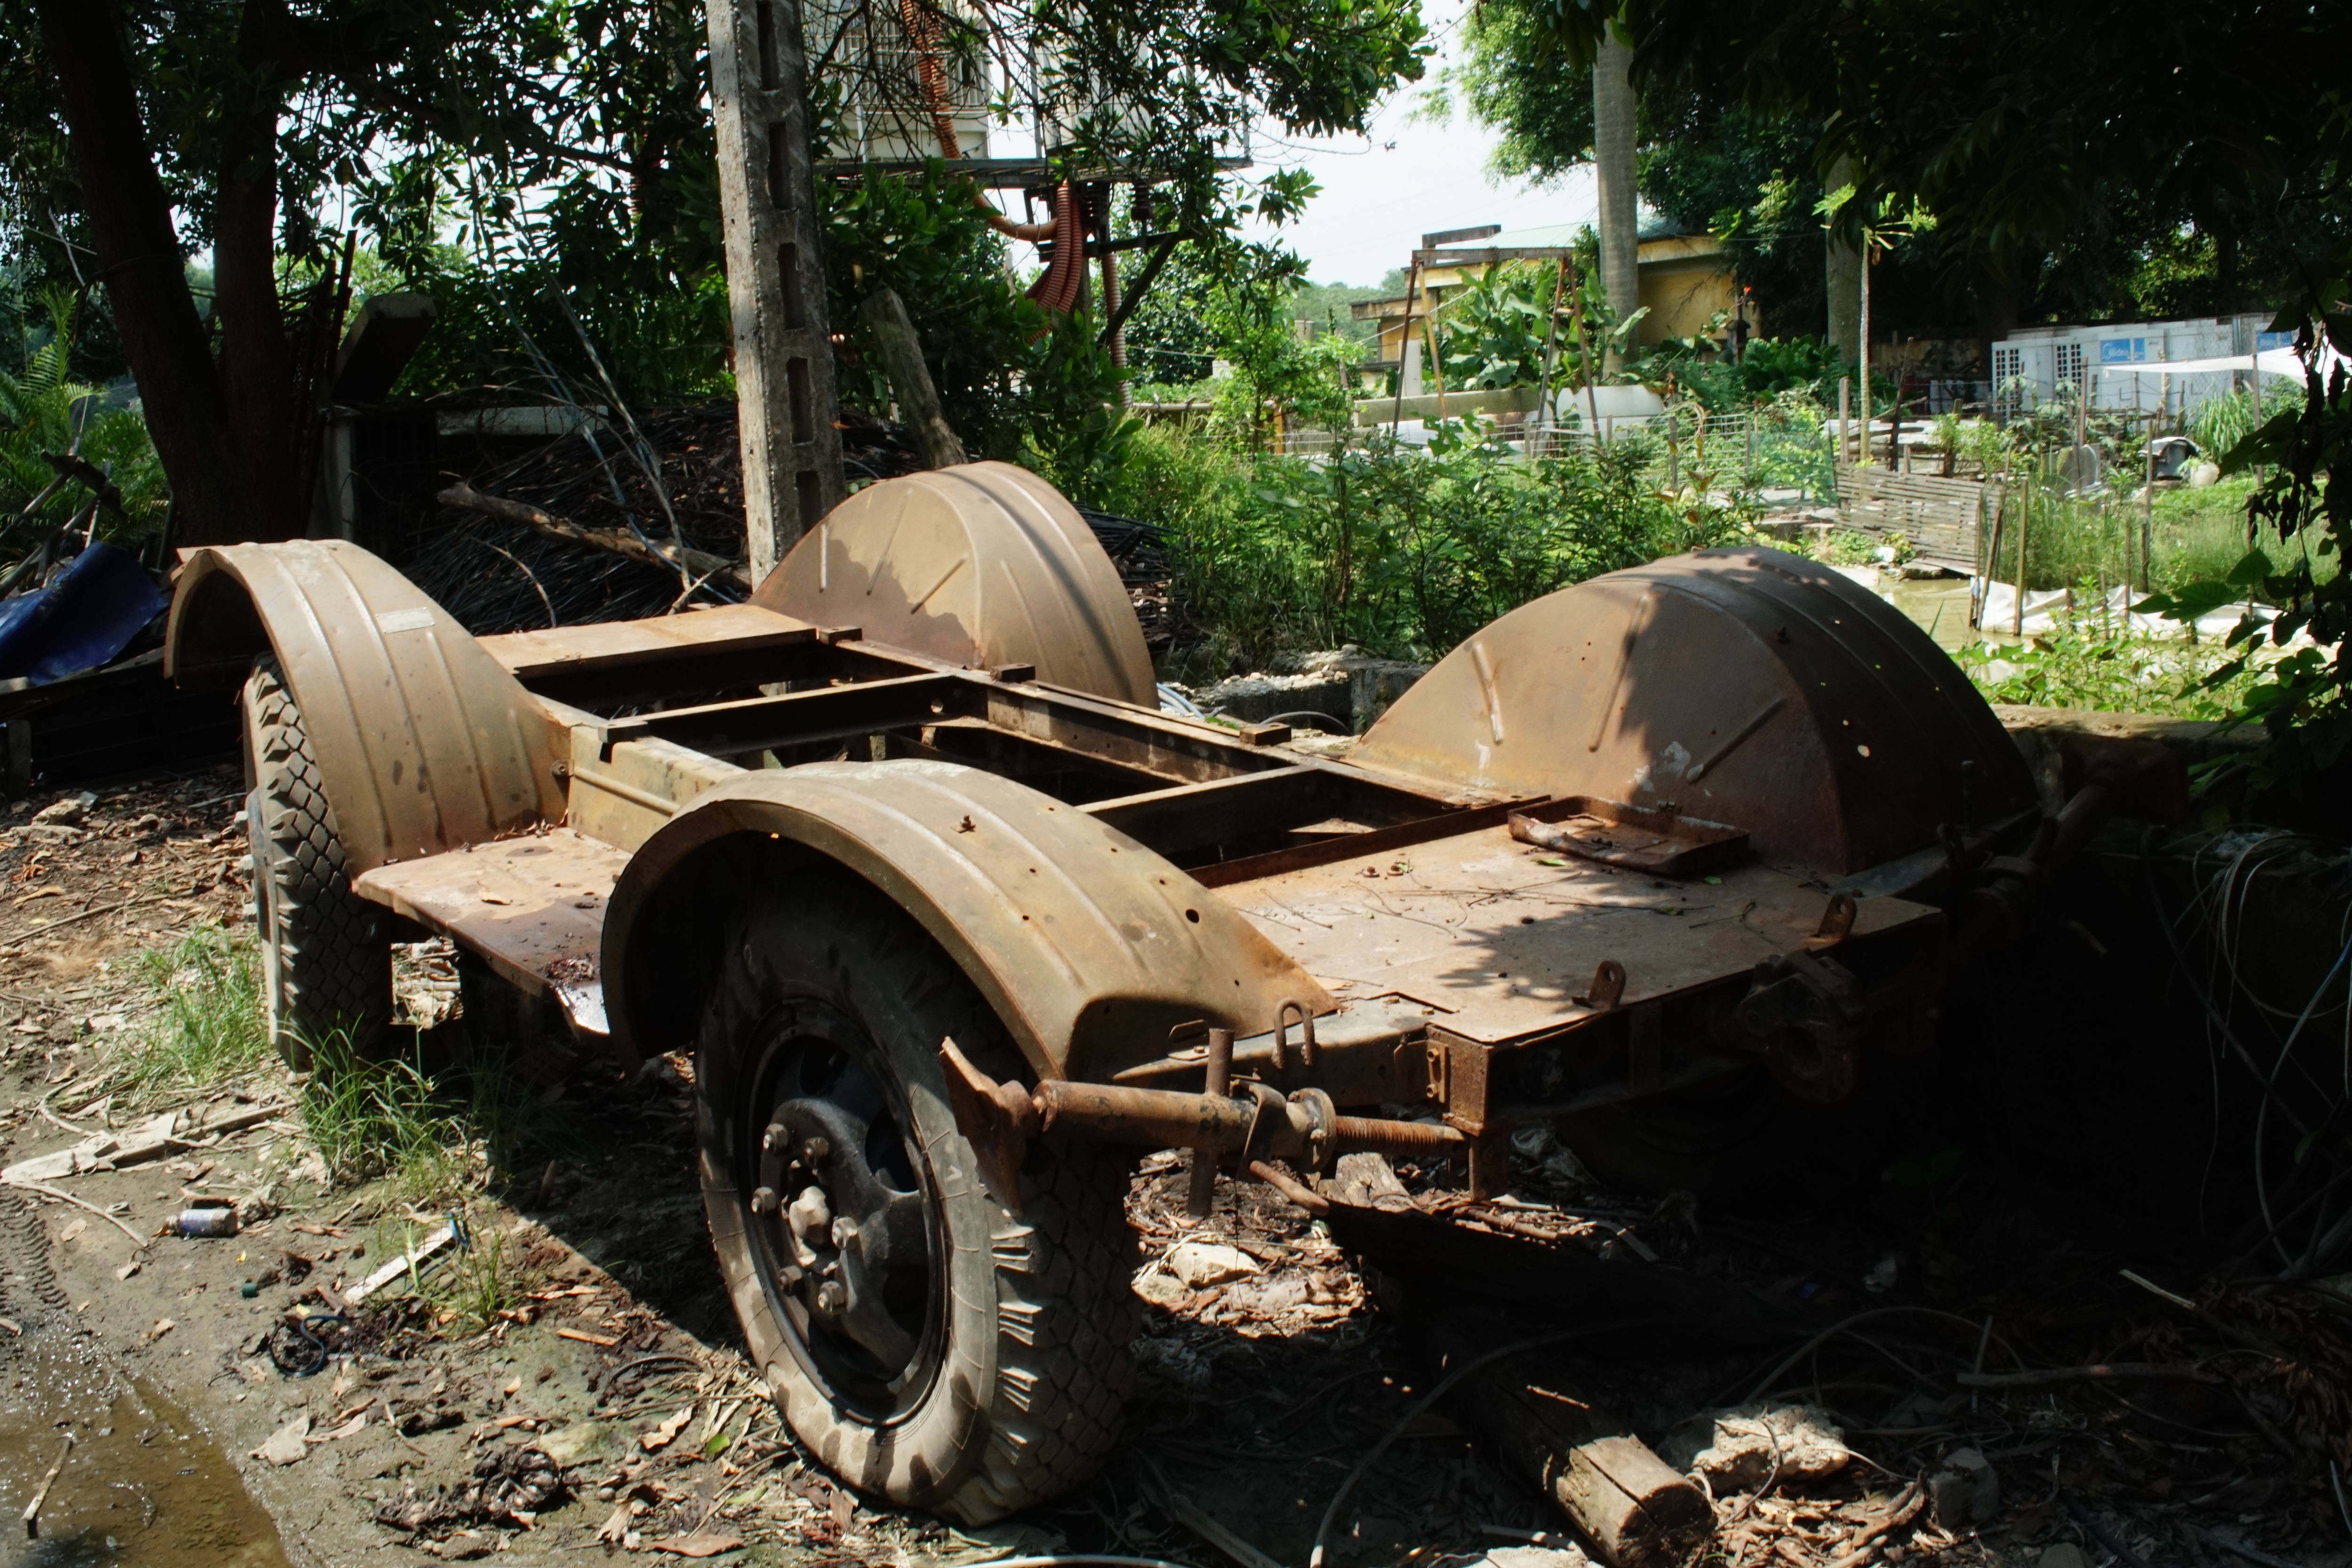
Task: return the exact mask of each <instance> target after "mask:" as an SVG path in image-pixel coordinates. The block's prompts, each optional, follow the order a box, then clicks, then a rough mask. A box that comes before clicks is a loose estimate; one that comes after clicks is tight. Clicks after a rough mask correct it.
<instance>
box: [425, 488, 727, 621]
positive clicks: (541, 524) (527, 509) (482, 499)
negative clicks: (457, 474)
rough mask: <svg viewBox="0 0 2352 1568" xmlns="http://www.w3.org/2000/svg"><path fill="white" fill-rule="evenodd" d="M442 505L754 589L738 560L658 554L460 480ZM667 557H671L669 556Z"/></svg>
mask: <svg viewBox="0 0 2352 1568" xmlns="http://www.w3.org/2000/svg"><path fill="white" fill-rule="evenodd" d="M433 499H434V500H437V501H439V502H440V503H441V504H442V505H443V506H454V507H456V508H457V509H458V510H460V511H478V512H480V513H481V514H482V515H483V516H484V517H495V518H499V519H500V520H501V521H507V522H519V523H521V524H522V525H523V526H524V527H525V528H529V529H534V530H536V531H539V532H541V533H544V534H546V535H547V536H548V537H549V538H551V539H567V540H570V541H571V542H572V543H574V544H585V545H587V546H588V547H589V548H590V549H592V550H608V551H611V552H613V553H614V554H615V555H625V556H627V557H628V558H629V559H630V560H632V561H642V562H644V563H646V565H648V566H658V567H661V568H662V569H663V570H664V571H667V572H680V571H682V572H684V573H685V574H687V575H688V576H690V577H708V578H709V579H710V580H711V581H712V582H714V583H723V584H727V585H728V586H729V587H731V588H740V589H742V590H743V591H744V592H745V593H747V594H748V593H750V592H751V589H752V588H753V587H754V586H755V584H753V583H752V581H751V573H749V572H747V571H745V570H744V568H743V563H741V562H740V561H730V560H729V559H727V557H725V556H723V555H712V554H710V553H709V552H707V551H701V550H696V549H693V548H692V547H690V546H688V545H671V546H669V547H668V548H667V549H664V548H663V547H662V546H660V545H655V546H653V547H652V548H650V549H648V548H647V547H646V543H645V542H644V541H642V540H640V539H638V538H637V537H636V535H635V534H633V533H623V532H622V531H619V530H618V529H612V528H589V527H587V526H585V525H584V524H582V523H577V522H573V521H571V520H570V519H569V518H562V517H558V516H556V515H555V514H554V513H553V512H551V511H543V510H541V509H539V508H538V507H535V506H532V505H531V504H530V502H528V501H519V500H507V499H506V498H505V497H503V496H486V495H484V494H482V492H481V491H479V490H478V489H474V488H473V487H472V486H471V485H468V484H466V483H464V482H463V481H460V482H459V483H457V484H454V485H451V486H450V487H449V488H448V489H445V490H443V491H442V492H441V493H440V494H438V495H436V496H435V497H434V498H433ZM673 552H675V553H674V554H673Z"/></svg>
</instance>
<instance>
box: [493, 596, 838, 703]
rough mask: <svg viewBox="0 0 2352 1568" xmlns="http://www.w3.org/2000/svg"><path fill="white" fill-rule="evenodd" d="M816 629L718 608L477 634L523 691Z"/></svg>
mask: <svg viewBox="0 0 2352 1568" xmlns="http://www.w3.org/2000/svg"><path fill="white" fill-rule="evenodd" d="M815 638H816V628H815V627H814V626H810V625H808V624H807V623H806V622H804V621H797V620H794V619H793V617H792V616H780V615H778V614H777V613H776V612H775V611H773V610H764V609H761V607H760V606H759V605H715V606H713V607H712V608H710V609H708V610H696V611H693V612H691V613H688V614H686V615H679V616H654V617H652V618H650V619H647V620H642V621H603V622H598V623H596V624H593V625H589V626H549V627H546V628H544V629H543V630H540V631H529V632H506V633H501V634H499V635H498V636H494V637H478V638H476V639H475V640H476V641H478V642H479V643H480V644H481V645H482V647H483V648H484V649H486V650H487V651H488V654H489V656H490V657H491V658H494V659H496V660H498V661H499V663H500V664H502V665H504V666H506V668H507V672H508V673H509V675H512V676H513V677H514V678H515V679H517V680H520V681H521V682H522V683H523V684H525V685H526V686H528V685H530V684H531V683H532V682H533V681H538V680H545V679H550V678H551V677H556V676H563V675H579V674H585V673H589V672H601V671H605V670H614V669H627V668H637V667H641V666H644V665H648V664H664V663H667V662H669V661H671V660H674V659H677V658H680V657H682V656H688V655H693V654H698V653H707V652H719V651H724V652H728V653H733V654H737V655H742V654H751V653H759V652H762V651H765V650H767V649H770V648H777V647H791V646H793V645H794V644H796V643H804V642H813V641H814V640H815Z"/></svg>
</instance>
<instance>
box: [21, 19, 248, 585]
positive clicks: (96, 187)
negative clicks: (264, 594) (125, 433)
mask: <svg viewBox="0 0 2352 1568" xmlns="http://www.w3.org/2000/svg"><path fill="white" fill-rule="evenodd" d="M36 6H37V11H38V14H39V16H40V26H41V41H42V46H43V47H44V49H45V50H46V51H47V54H48V57H49V64H50V68H51V69H53V70H54V71H55V72H56V73H57V80H58V97H59V100H60V102H61V104H62V106H63V108H64V110H65V118H66V127H67V131H68V152H69V154H70V156H71V157H72V159H73V166H74V174H75V176H76V178H77V179H78V180H79V182H80V184H81V192H82V204H83V205H82V210H83V213H84V215H85V216H87V217H88V218H89V231H90V237H91V239H92V240H93V241H94V242H95V244H96V247H97V251H98V268H99V272H100V276H102V277H103V278H104V279H106V296H107V302H108V303H109V304H110V305H111V306H112V307H113V310H114V321H115V326H116V329H117V331H120V332H121V336H122V351H123V357H124V358H125V359H127V360H128V361H129V362H130V363H131V375H132V376H133V377H134V378H135V379H136V380H137V382H138V384H139V397H140V402H141V404H142V407H143V408H144V411H145V414H146V417H147V428H148V431H149V433H150V435H151V436H152V437H153V439H154V442H155V451H156V455H157V456H158V457H159V458H162V459H163V473H164V477H165V478H166V479H169V480H170V481H171V485H172V498H173V519H174V538H173V542H175V543H180V544H204V543H219V542H227V541H232V540H237V539H242V538H245V537H246V536H247V531H246V523H245V516H246V513H245V509H244V507H243V505H242V503H241V500H240V491H241V489H242V488H243V487H242V484H241V481H240V474H239V468H238V463H237V458H236V440H235V438H234V437H233V435H232V432H231V428H230V425H229V419H228V414H227V410H226V406H225V400H224V398H223V396H222V389H221V381H220V375H219V373H218V372H217V371H216V370H215V367H214V364H213V361H212V355H211V353H209V352H207V350H206V348H205V328H204V322H203V321H202V320H201V319H199V318H198V316H197V314H196V302H195V299H194V296H193V295H191V294H190V293H189V292H188V280H187V274H186V272H185V270H184V260H183V258H182V256H181V253H180V239H179V235H178V232H177V231H176V230H175V229H174V228H173V226H172V200H171V197H170V196H168V195H165V194H164V190H163V180H162V178H161V177H159V176H158V175H157V174H156V172H155V163H154V160H153V159H152V157H151V156H150V155H149V153H148V150H147V143H146V139H145V136H144V133H143V132H142V122H141V120H140V114H139V98H138V93H137V90H136V89H135V88H134V86H133V84H132V81H131V62H130V61H129V60H128V59H127V58H125V57H124V55H123V47H122V44H121V34H120V32H119V30H118V27H117V19H116V16H115V14H114V6H113V5H112V4H111V3H110V0H36Z"/></svg>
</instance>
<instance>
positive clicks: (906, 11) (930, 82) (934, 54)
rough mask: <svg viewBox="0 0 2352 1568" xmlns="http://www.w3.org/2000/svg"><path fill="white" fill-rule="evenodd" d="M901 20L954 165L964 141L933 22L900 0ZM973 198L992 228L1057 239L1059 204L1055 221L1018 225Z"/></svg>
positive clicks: (914, 3) (943, 147)
mask: <svg viewBox="0 0 2352 1568" xmlns="http://www.w3.org/2000/svg"><path fill="white" fill-rule="evenodd" d="M898 20H899V21H900V22H901V23H902V24H904V25H905V26H906V29H907V41H908V42H909V43H911V44H913V45H914V46H915V75H916V77H917V79H919V81H920V82H921V83H922V88H923V106H924V107H925V108H926V109H928V110H930V114H931V129H932V130H933V131H934V132H936V133H937V134H938V136H939V139H940V156H941V157H943V158H946V159H948V160H950V162H952V161H953V160H955V159H958V158H961V157H962V156H963V145H962V142H961V141H960V140H959V139H958V137H957V136H956V131H955V120H954V118H953V117H952V116H951V115H950V114H949V113H948V82H947V72H946V71H945V70H944V69H943V68H941V67H940V57H939V51H938V50H937V49H935V48H933V47H931V28H930V23H929V20H928V19H927V18H926V17H925V16H923V12H922V6H921V5H920V0H898ZM971 199H972V200H973V201H974V202H977V203H978V204H979V205H980V210H981V213H982V216H985V217H986V218H987V219H988V226H989V227H991V228H992V229H994V230H995V231H996V232H997V233H999V234H1001V235H1004V236H1006V237H1010V238H1013V239H1025V240H1029V241H1031V242H1033V243H1034V242H1035V241H1037V240H1041V239H1052V238H1054V237H1055V223H1058V221H1059V219H1060V217H1061V211H1062V209H1061V203H1060V200H1059V198H1058V196H1057V197H1056V199H1055V209H1054V210H1055V222H1050V223H1015V222H1013V219H1011V218H1009V217H1006V216H1004V215H1003V213H1001V212H998V211H997V210H996V208H995V206H994V205H992V203H991V202H990V201H989V199H988V198H987V197H986V196H985V195H982V194H981V193H980V192H978V191H974V192H973V193H972V194H971Z"/></svg>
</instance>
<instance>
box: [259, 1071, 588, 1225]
mask: <svg viewBox="0 0 2352 1568" xmlns="http://www.w3.org/2000/svg"><path fill="white" fill-rule="evenodd" d="M402 1033H404V1031H395V1037H398V1036H399V1035H400V1034H402ZM311 1065H312V1070H311V1073H310V1077H309V1078H308V1079H306V1080H304V1082H303V1083H302V1085H301V1089H300V1098H301V1109H302V1121H303V1125H304V1127H305V1128H306V1129H307V1130H308V1131H309V1132H310V1142H311V1143H312V1144H313V1145H314V1146H315V1147H316V1148H317V1149H318V1151H319V1154H320V1158H321V1159H322V1160H324V1161H325V1162H326V1166H327V1173H328V1174H329V1175H330V1176H331V1178H332V1179H333V1180H334V1181H335V1183H336V1184H339V1185H352V1184H360V1183H363V1182H371V1181H383V1182H385V1183H387V1184H389V1185H390V1186H391V1188H392V1191H393V1192H394V1194H396V1195H397V1196H398V1197H399V1198H400V1199H402V1200H404V1201H405V1202H407V1203H409V1204H412V1205H420V1206H440V1205H448V1204H450V1203H453V1202H456V1201H458V1200H459V1199H460V1198H461V1197H463V1196H464V1195H465V1194H468V1193H472V1192H477V1191H479V1190H481V1189H483V1188H485V1187H487V1186H488V1185H490V1184H492V1183H493V1182H494V1181H496V1180H497V1179H499V1177H500V1176H501V1175H503V1174H505V1173H515V1172H521V1171H522V1170H523V1169H524V1168H525V1167H526V1166H527V1165H528V1164H530V1163H533V1161H534V1160H535V1159H543V1158H545V1157H546V1155H547V1152H548V1149H549V1145H550V1142H551V1137H550V1134H551V1123H550V1121H549V1118H548V1115H547V1113H546V1110H545V1109H544V1108H543V1107H542V1106H541V1103H540V1097H539V1096H538V1095H537V1094H535V1093H533V1092H532V1089H531V1086H530V1084H529V1083H527V1082H526V1081H524V1080H523V1079H522V1078H521V1077H520V1075H519V1074H518V1073H516V1072H515V1071H514V1070H513V1069H512V1068H511V1067H510V1066H509V1063H508V1059H507V1057H506V1054H505V1053H504V1052H501V1051H497V1050H495V1049H491V1050H482V1051H478V1052H477V1053H476V1056H475V1058H474V1060H473V1061H472V1062H471V1063H470V1064H469V1065H468V1066H467V1068H464V1069H462V1070H457V1071H451V1072H447V1073H442V1074H435V1073H428V1072H427V1071H425V1068H424V1067H423V1065H422V1063H421V1061H420V1060H419V1059H418V1058H416V1057H415V1055H413V1054H400V1055H394V1056H390V1057H383V1058H373V1059H369V1058H361V1057H360V1056H359V1055H357V1054H356V1053H355V1052H354V1051H353V1050H352V1045H351V1037H349V1036H348V1035H346V1034H344V1033H342V1032H341V1031H340V1030H338V1031H336V1032H334V1033H332V1034H330V1035H329V1036H328V1037H326V1038H325V1039H324V1040H322V1041H320V1042H319V1043H318V1044H316V1045H314V1046H312V1047H311Z"/></svg>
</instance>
